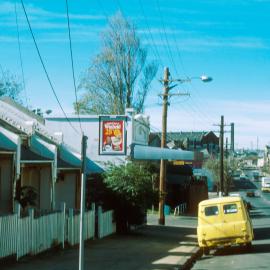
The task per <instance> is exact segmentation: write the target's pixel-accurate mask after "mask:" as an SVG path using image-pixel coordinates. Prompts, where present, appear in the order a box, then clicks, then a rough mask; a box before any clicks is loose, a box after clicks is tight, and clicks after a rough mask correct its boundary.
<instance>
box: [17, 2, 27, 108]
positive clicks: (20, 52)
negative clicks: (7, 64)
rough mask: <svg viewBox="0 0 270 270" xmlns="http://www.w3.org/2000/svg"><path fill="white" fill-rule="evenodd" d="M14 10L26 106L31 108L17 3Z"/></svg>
mask: <svg viewBox="0 0 270 270" xmlns="http://www.w3.org/2000/svg"><path fill="white" fill-rule="evenodd" d="M14 9H15V16H16V27H17V42H18V49H19V57H20V66H21V72H22V79H23V89H24V94H25V101H26V106H27V108H29V104H28V96H27V91H26V86H25V76H24V68H23V61H22V51H21V40H20V31H19V24H18V13H17V3H16V2H15V3H14Z"/></svg>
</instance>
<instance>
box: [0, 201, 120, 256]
mask: <svg viewBox="0 0 270 270" xmlns="http://www.w3.org/2000/svg"><path fill="white" fill-rule="evenodd" d="M97 217H98V225H99V226H98V237H99V238H103V237H105V236H107V235H110V234H113V233H115V224H114V223H113V211H107V212H105V213H102V209H101V208H100V207H99V209H98V216H97ZM79 227H80V213H76V214H75V213H74V210H73V209H69V211H68V215H67V214H66V209H65V204H63V206H62V210H61V211H59V212H55V213H50V214H47V215H44V216H40V217H38V218H35V217H34V210H33V209H30V210H29V215H28V216H26V217H20V207H18V210H17V214H14V215H9V216H4V217H0V259H1V258H5V257H7V256H11V255H13V256H16V258H17V260H18V259H19V258H21V257H23V256H25V255H27V254H30V255H36V254H38V253H40V252H43V251H45V250H47V249H50V248H51V247H53V246H56V245H60V244H61V245H62V248H64V247H65V243H68V244H69V245H72V246H73V245H76V244H78V243H79ZM84 229H85V230H84V239H85V240H87V239H91V238H94V237H95V207H93V209H92V210H89V211H86V212H85V216H84Z"/></svg>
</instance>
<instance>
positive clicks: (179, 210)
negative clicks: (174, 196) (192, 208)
mask: <svg viewBox="0 0 270 270" xmlns="http://www.w3.org/2000/svg"><path fill="white" fill-rule="evenodd" d="M186 210H187V204H186V203H181V204H179V205H178V206H176V207H175V208H174V215H175V216H176V215H177V216H179V215H180V214H184V213H185V212H186Z"/></svg>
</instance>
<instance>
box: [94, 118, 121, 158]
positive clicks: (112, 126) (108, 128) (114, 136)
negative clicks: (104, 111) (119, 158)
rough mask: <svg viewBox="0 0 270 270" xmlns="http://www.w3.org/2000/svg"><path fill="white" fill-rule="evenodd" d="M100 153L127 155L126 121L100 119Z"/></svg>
mask: <svg viewBox="0 0 270 270" xmlns="http://www.w3.org/2000/svg"><path fill="white" fill-rule="evenodd" d="M99 153H100V154H103V155H110V154H118V155H119V154H120V155H121V154H125V153H126V137H125V120H118V119H109V118H108V117H107V118H100V136H99Z"/></svg>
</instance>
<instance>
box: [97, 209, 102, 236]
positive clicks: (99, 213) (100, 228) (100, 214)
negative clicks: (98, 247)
mask: <svg viewBox="0 0 270 270" xmlns="http://www.w3.org/2000/svg"><path fill="white" fill-rule="evenodd" d="M102 237H103V215H102V207H101V206H99V207H98V238H102Z"/></svg>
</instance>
